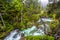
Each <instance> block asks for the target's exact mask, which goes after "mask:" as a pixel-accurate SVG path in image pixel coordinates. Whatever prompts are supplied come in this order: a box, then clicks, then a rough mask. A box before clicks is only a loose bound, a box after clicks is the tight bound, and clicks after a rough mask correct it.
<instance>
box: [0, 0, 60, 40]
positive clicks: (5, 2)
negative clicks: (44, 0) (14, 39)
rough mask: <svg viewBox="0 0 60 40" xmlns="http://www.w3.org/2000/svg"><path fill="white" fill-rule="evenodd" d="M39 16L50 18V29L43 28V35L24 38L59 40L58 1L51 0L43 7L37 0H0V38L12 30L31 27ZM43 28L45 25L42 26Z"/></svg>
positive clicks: (59, 6)
mask: <svg viewBox="0 0 60 40" xmlns="http://www.w3.org/2000/svg"><path fill="white" fill-rule="evenodd" d="M41 18H51V19H52V20H54V21H52V22H50V23H48V22H46V23H48V24H49V27H50V28H51V31H50V30H49V31H47V33H46V30H44V32H45V35H44V36H39V35H38V36H26V40H60V1H58V2H56V0H54V1H53V3H52V4H49V5H47V7H46V8H45V9H43V8H42V7H41V6H40V4H39V3H38V1H37V0H25V1H24V0H0V40H4V38H5V37H6V36H8V35H9V34H10V32H11V31H12V30H15V29H19V30H20V31H23V30H24V29H27V28H31V27H32V26H33V25H35V26H37V28H39V27H40V25H41V24H44V22H42V23H37V21H38V20H39V19H41ZM44 28H45V27H44Z"/></svg>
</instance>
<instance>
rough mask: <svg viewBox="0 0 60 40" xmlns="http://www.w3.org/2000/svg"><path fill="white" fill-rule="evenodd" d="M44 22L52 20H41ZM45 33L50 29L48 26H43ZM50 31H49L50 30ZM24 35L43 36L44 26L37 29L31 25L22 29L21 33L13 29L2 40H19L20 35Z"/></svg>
mask: <svg viewBox="0 0 60 40" xmlns="http://www.w3.org/2000/svg"><path fill="white" fill-rule="evenodd" d="M41 19H42V20H43V21H44V22H52V21H53V20H52V19H50V18H41ZM41 19H39V20H38V21H37V22H39V23H40V22H41ZM45 26H46V31H49V30H48V29H50V27H49V25H48V24H45ZM50 30H51V29H50ZM22 33H23V34H24V35H25V36H37V35H40V36H43V35H45V33H44V24H42V25H40V28H37V27H36V26H35V25H33V26H32V27H31V28H27V29H24V30H23V31H19V29H15V30H13V31H11V32H10V34H9V35H8V36H7V37H6V38H5V39H4V40H20V38H21V34H22Z"/></svg>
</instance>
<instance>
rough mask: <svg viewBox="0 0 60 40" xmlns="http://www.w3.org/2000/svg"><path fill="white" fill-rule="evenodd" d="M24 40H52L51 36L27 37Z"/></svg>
mask: <svg viewBox="0 0 60 40" xmlns="http://www.w3.org/2000/svg"><path fill="white" fill-rule="evenodd" d="M26 40H54V37H52V36H46V35H45V36H27V37H26Z"/></svg>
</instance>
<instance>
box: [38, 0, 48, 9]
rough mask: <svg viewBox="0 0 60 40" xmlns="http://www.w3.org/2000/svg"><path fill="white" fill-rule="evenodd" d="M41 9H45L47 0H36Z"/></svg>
mask: <svg viewBox="0 0 60 40" xmlns="http://www.w3.org/2000/svg"><path fill="white" fill-rule="evenodd" d="M38 2H39V3H40V6H41V8H42V9H45V8H46V7H47V5H48V3H49V0H38Z"/></svg>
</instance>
